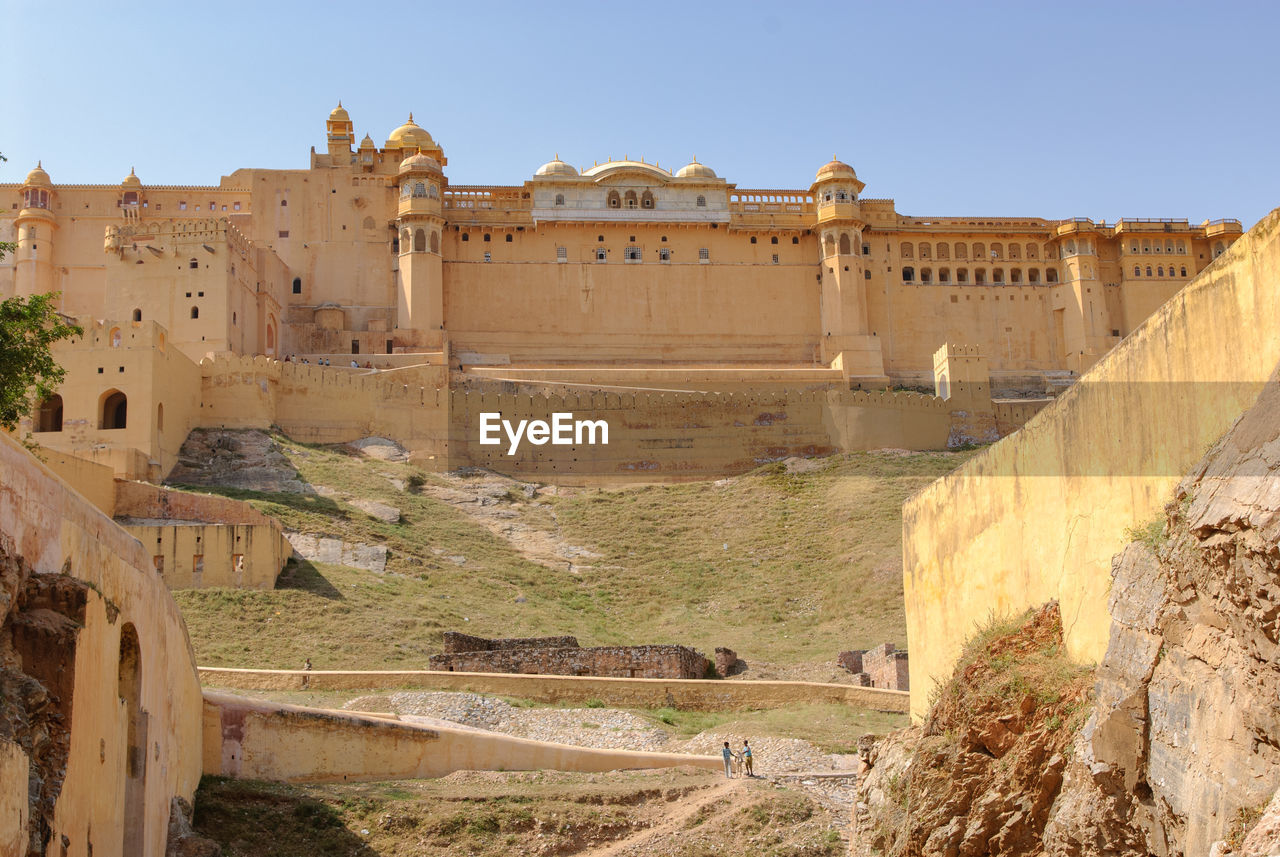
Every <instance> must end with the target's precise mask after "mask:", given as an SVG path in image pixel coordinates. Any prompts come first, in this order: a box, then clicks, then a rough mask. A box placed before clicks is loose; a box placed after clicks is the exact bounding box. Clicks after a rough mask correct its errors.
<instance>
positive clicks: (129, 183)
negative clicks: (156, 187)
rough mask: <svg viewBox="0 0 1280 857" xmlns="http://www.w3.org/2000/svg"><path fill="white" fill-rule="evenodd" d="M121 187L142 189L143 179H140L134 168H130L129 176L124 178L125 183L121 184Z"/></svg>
mask: <svg viewBox="0 0 1280 857" xmlns="http://www.w3.org/2000/svg"><path fill="white" fill-rule="evenodd" d="M120 185H121V187H142V179H140V178H138V174H137V173H135V172H134V171H133V167H130V168H129V175H127V176H125V177H124V181H122V182H120Z"/></svg>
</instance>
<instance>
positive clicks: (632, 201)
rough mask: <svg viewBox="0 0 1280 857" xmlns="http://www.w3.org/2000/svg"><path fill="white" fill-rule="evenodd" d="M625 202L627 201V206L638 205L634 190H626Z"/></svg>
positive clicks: (633, 206)
mask: <svg viewBox="0 0 1280 857" xmlns="http://www.w3.org/2000/svg"><path fill="white" fill-rule="evenodd" d="M626 202H627V208H635V207H636V205H638V203H637V201H636V192H635V191H633V190H629V191H627V196H626Z"/></svg>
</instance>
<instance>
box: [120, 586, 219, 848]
mask: <svg viewBox="0 0 1280 857" xmlns="http://www.w3.org/2000/svg"><path fill="white" fill-rule="evenodd" d="M196 585H197V586H199V585H200V584H199V582H197V583H196ZM116 696H117V697H118V698H119V699H120V709H119V710H120V712H121V714H122V715H123V720H124V724H125V730H124V732H125V746H124V752H123V753H121V754H119V755H120V758H121V761H122V764H121V770H120V772H119V773H118V774H117V775H116V776H118V777H119V779H117V780H115V782H114V783H110V781H109V780H108V781H107V782H109V783H110V784H109V785H108V788H110V789H111V790H112V793H114V794H123V796H124V800H123V804H124V814H123V815H122V816H121V818H122V819H123V820H124V824H123V825H122V829H121V830H120V832H119V834H118V835H119V836H120V837H121V843H122V844H121V846H120V849H119V850H118V851H117V852H116V853H119V854H141V853H142V852H143V850H144V849H145V847H146V822H145V818H146V813H147V809H146V807H147V804H146V794H147V734H146V719H145V718H146V713H145V712H144V711H143V708H142V647H141V646H140V645H139V644H138V631H137V629H136V628H134V626H133V623H126V624H125V625H124V626H123V627H122V628H121V629H120V657H119V660H118V667H117V671H116ZM113 779H114V778H113Z"/></svg>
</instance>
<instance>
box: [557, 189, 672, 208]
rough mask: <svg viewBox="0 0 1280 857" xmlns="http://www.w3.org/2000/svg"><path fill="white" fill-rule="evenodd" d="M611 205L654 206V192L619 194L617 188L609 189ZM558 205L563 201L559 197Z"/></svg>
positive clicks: (619, 206)
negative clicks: (637, 194)
mask: <svg viewBox="0 0 1280 857" xmlns="http://www.w3.org/2000/svg"><path fill="white" fill-rule="evenodd" d="M608 199H609V207H610V208H653V206H654V202H653V193H651V192H650V191H645V192H644V193H642V194H640V195H639V196H636V192H635V191H633V190H629V191H627V192H626V194H625V195H623V194H619V193H618V192H617V191H616V190H611V191H609V197H608ZM556 204H557V205H563V203H562V202H561V201H560V200H559V199H557V202H556Z"/></svg>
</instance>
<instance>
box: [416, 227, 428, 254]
mask: <svg viewBox="0 0 1280 857" xmlns="http://www.w3.org/2000/svg"><path fill="white" fill-rule="evenodd" d="M426 249H427V232H426V230H425V229H418V230H415V231H414V233H413V250H414V252H415V253H421V252H422V251H424V250H426Z"/></svg>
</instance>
